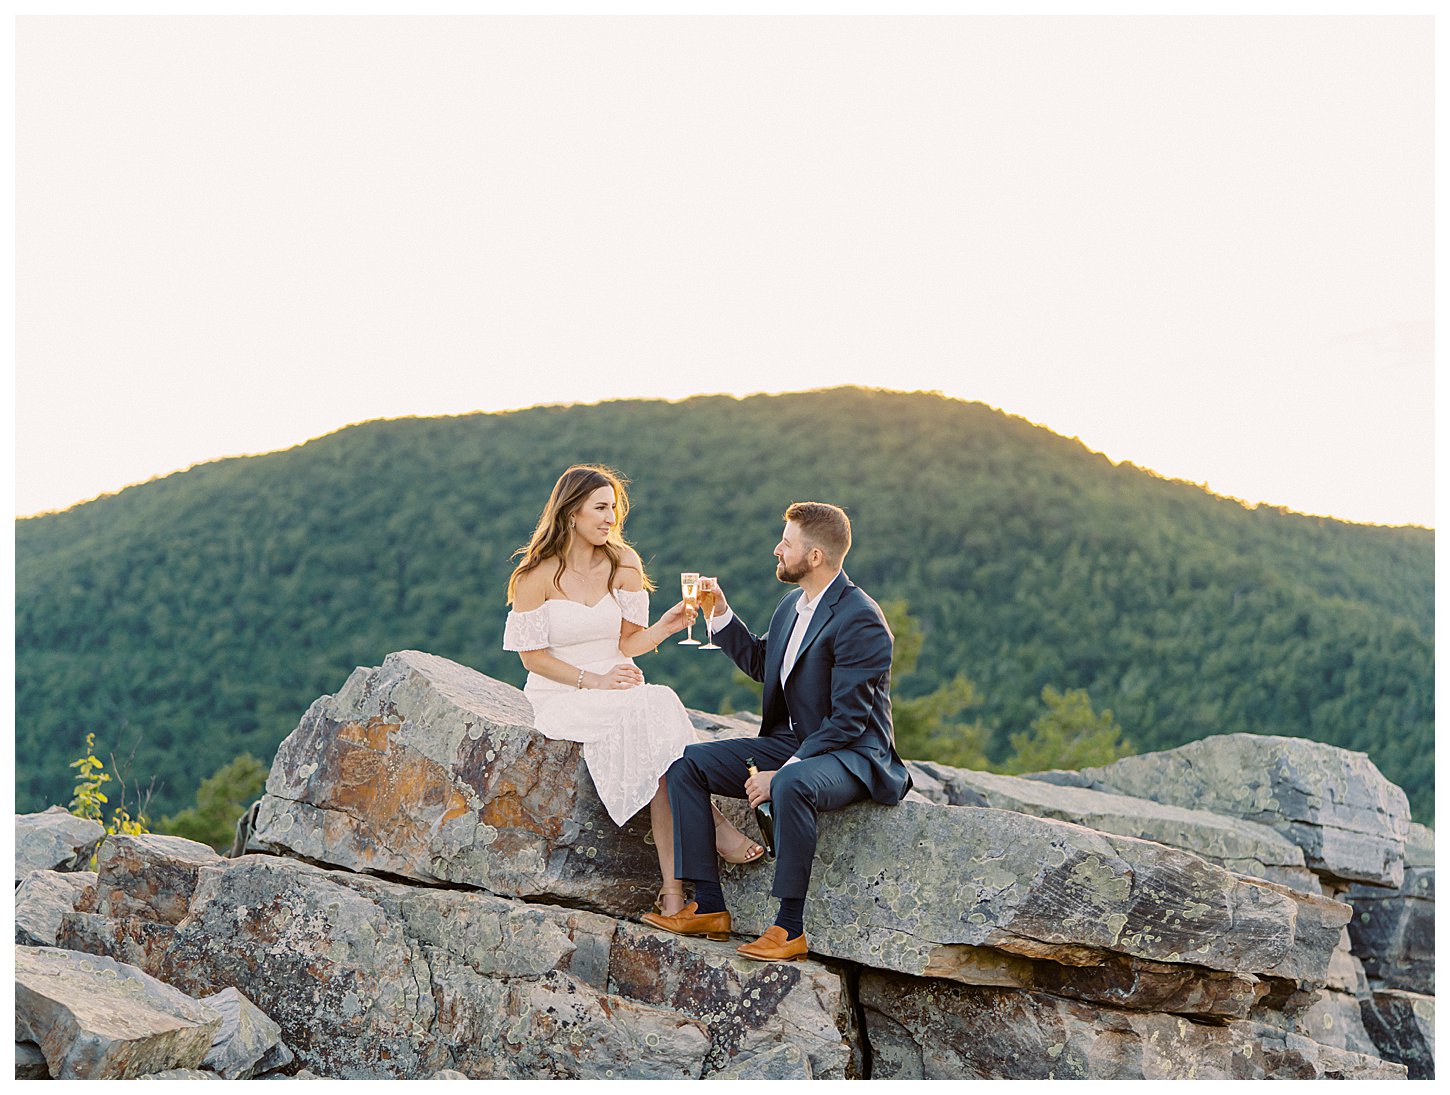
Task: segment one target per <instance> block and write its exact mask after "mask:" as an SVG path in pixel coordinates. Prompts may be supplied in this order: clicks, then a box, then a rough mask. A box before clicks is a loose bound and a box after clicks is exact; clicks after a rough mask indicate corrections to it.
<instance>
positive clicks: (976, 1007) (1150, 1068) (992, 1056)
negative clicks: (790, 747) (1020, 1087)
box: [861, 971, 1404, 1080]
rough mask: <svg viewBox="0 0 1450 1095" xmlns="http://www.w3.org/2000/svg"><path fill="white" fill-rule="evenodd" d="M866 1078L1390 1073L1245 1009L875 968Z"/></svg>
mask: <svg viewBox="0 0 1450 1095" xmlns="http://www.w3.org/2000/svg"><path fill="white" fill-rule="evenodd" d="M861 1001H862V1005H863V1008H864V1010H865V1015H866V1029H867V1033H868V1037H869V1038H870V1040H871V1051H872V1060H873V1063H874V1071H873V1073H872V1078H873V1079H901V1080H912V1079H928V1080H930V1079H980V1080H991V1079H1038V1080H1045V1079H1089V1078H1090V1079H1096V1080H1105V1079H1120V1080H1127V1079H1159V1080H1167V1079H1325V1078H1354V1079H1364V1078H1377V1079H1384V1078H1393V1077H1395V1076H1397V1075H1398V1076H1403V1075H1404V1073H1403V1072H1401V1071H1399V1068H1398V1067H1397V1066H1394V1065H1386V1064H1385V1062H1383V1061H1381V1060H1379V1059H1378V1058H1374V1057H1369V1056H1365V1055H1362V1054H1355V1053H1351V1052H1348V1051H1345V1050H1341V1049H1337V1048H1335V1047H1331V1046H1323V1045H1320V1044H1318V1043H1317V1042H1314V1041H1311V1040H1310V1039H1308V1038H1306V1037H1303V1036H1302V1035H1298V1034H1294V1033H1290V1032H1286V1031H1281V1030H1275V1029H1273V1028H1271V1027H1266V1026H1264V1025H1262V1024H1259V1023H1254V1022H1251V1021H1247V1020H1236V1021H1228V1022H1225V1023H1222V1024H1205V1023H1195V1022H1191V1021H1189V1020H1188V1019H1185V1018H1183V1017H1182V1016H1175V1015H1167V1014H1163V1013H1157V1012H1139V1011H1126V1010H1120V1009H1116V1008H1107V1007H1102V1006H1100V1005H1095V1004H1086V1003H1083V1002H1081V1001H1076V1000H1064V999H1061V998H1060V997H1056V996H1051V995H1048V994H1046V993H1039V992H1019V991H1012V990H1005V989H993V988H984V987H976V986H967V985H954V984H949V983H946V982H942V981H937V980H932V979H926V978H904V977H900V976H899V975H895V974H882V973H877V972H874V971H871V972H867V973H865V974H863V976H862V978H861Z"/></svg>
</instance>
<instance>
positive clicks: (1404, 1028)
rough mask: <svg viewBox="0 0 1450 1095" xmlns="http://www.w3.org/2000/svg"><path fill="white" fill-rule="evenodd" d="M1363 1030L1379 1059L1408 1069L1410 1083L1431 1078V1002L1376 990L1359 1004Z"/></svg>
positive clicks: (1431, 999) (1429, 998)
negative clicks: (1365, 1031)
mask: <svg viewBox="0 0 1450 1095" xmlns="http://www.w3.org/2000/svg"><path fill="white" fill-rule="evenodd" d="M1360 1006H1361V1012H1362V1014H1363V1017H1364V1026H1365V1029H1366V1030H1367V1031H1368V1032H1369V1036H1370V1037H1371V1038H1372V1039H1373V1040H1374V1043H1375V1045H1377V1046H1378V1047H1379V1053H1380V1056H1381V1057H1383V1058H1385V1059H1386V1060H1388V1061H1398V1062H1400V1063H1401V1064H1403V1065H1405V1066H1406V1067H1408V1069H1409V1073H1410V1079H1412V1080H1433V1079H1434V1078H1435V998H1434V997H1433V996H1424V995H1421V994H1420V993H1416V992H1402V991H1400V990H1398V989H1376V990H1375V991H1374V993H1373V994H1372V995H1371V996H1369V997H1367V998H1365V999H1363V1000H1361V1001H1360Z"/></svg>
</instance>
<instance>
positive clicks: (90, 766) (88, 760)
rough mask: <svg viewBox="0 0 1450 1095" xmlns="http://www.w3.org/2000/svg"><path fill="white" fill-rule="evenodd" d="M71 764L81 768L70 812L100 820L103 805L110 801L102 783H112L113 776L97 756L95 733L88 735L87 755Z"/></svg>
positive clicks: (77, 776) (77, 815)
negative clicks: (107, 771) (102, 787)
mask: <svg viewBox="0 0 1450 1095" xmlns="http://www.w3.org/2000/svg"><path fill="white" fill-rule="evenodd" d="M70 766H71V767H72V768H79V769H80V771H79V772H77V773H76V793H75V797H74V798H73V799H71V800H70V812H71V813H73V814H75V816H76V817H83V818H87V819H89V820H91V821H100V820H101V815H102V814H103V813H104V809H103V807H104V806H105V805H106V803H107V802H109V801H110V800H109V799H108V798H106V796H105V793H104V792H103V791H102V790H101V784H103V783H110V782H111V777H110V776H109V775H107V774H106V772H105V767H106V766H105V765H104V764H102V763H101V758H100V757H98V756H96V735H95V734H93V733H92V734H87V735H86V752H85V755H84V756H82V757H81V758H80V759H79V760H73V761H71V762H70Z"/></svg>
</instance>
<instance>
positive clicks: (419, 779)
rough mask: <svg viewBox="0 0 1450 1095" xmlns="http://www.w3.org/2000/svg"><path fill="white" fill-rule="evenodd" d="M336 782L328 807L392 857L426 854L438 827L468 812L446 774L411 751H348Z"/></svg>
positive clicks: (369, 855) (367, 854)
mask: <svg viewBox="0 0 1450 1095" xmlns="http://www.w3.org/2000/svg"><path fill="white" fill-rule="evenodd" d="M353 725H354V726H356V725H357V724H353ZM337 777H338V778H337V780H336V782H335V783H334V784H333V786H332V793H331V794H329V795H328V796H327V797H328V803H327V805H328V806H332V807H335V808H336V809H339V810H342V811H344V812H345V813H347V814H348V815H350V816H351V817H352V818H355V819H358V820H359V821H361V822H363V823H364V825H365V826H366V827H367V830H368V832H367V834H366V835H367V836H369V837H371V838H373V839H374V840H375V841H376V842H377V843H378V844H379V845H382V846H383V847H385V848H386V849H388V850H389V851H391V852H393V853H398V854H402V855H406V856H422V855H424V854H426V851H427V848H428V845H429V842H430V840H431V838H432V835H433V834H434V832H436V831H437V826H438V825H439V824H441V823H442V822H444V821H447V820H449V819H451V818H455V817H459V816H461V815H463V814H466V813H467V812H468V803H467V801H466V800H465V799H464V798H463V796H462V795H461V794H460V793H459V792H458V790H457V789H456V788H455V787H454V786H453V784H452V779H451V777H450V776H449V774H448V772H447V771H445V770H444V769H443V768H442V767H440V766H439V765H437V764H435V763H434V762H433V761H431V760H428V759H427V758H426V757H423V756H420V755H419V754H417V753H415V752H413V751H412V750H409V749H396V748H395V749H394V750H393V751H392V752H387V753H375V752H371V751H370V750H369V749H368V748H359V749H344V750H342V751H341V752H340V753H339V756H338V772H337ZM354 843H357V850H358V851H359V852H360V853H361V854H362V855H363V856H364V858H365V859H367V860H368V861H369V862H371V861H372V860H373V859H374V849H373V848H371V847H369V846H368V845H367V844H366V843H358V842H354Z"/></svg>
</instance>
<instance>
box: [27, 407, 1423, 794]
mask: <svg viewBox="0 0 1450 1095" xmlns="http://www.w3.org/2000/svg"><path fill="white" fill-rule="evenodd" d="M579 461H588V462H602V463H606V464H610V465H613V466H615V467H617V468H619V469H620V470H621V471H623V472H624V473H625V474H626V475H628V476H630V477H631V478H632V479H633V480H634V483H633V486H632V489H631V494H632V501H633V503H634V506H635V510H634V513H633V514H632V515H631V517H630V519H629V524H628V528H627V530H626V531H627V535H628V536H629V538H630V539H631V540H632V541H633V542H634V543H635V544H636V546H637V547H638V548H639V549H640V552H641V554H642V555H643V557H644V558H645V561H646V564H647V566H648V567H649V568H650V572H651V575H652V577H654V579H655V580H656V581H657V582H658V584H659V587H660V589H659V592H658V593H657V594H656V596H655V609H656V611H658V610H659V609H661V608H663V607H664V606H665V605H667V604H668V603H672V602H673V600H674V599H675V597H676V596H677V594H676V592H675V583H676V581H677V574H678V572H679V571H680V570H682V569H691V570H700V571H703V572H706V573H714V574H718V575H719V576H720V580H721V583H722V585H723V586H724V588H725V590H726V592H727V593H728V595H729V597H730V601H731V603H732V605H734V606H735V607H736V608H737V610H738V611H739V612H740V613H741V614H742V615H743V617H744V618H745V619H746V620H747V621H748V622H750V623H752V624H753V625H754V626H755V627H756V628H757V629H761V628H763V627H764V626H765V623H766V621H767V620H768V618H769V614H770V611H771V609H772V607H773V606H774V604H775V602H776V600H777V599H778V598H779V596H780V595H781V594H782V593H783V592H784V590H783V588H782V587H781V586H780V585H779V584H778V583H777V582H776V580H775V578H774V576H773V572H772V567H773V562H774V561H773V559H772V558H771V551H772V549H773V548H774V546H775V543H776V540H777V538H778V536H779V532H780V514H781V511H782V510H783V509H784V508H785V506H786V504H787V503H788V502H790V501H792V500H794V499H819V500H826V501H832V502H836V503H838V504H840V505H843V506H845V507H846V508H847V510H848V511H849V512H850V514H851V516H852V520H853V522H854V525H855V530H856V546H855V548H854V550H853V551H852V553H851V556H850V558H849V560H848V565H847V570H848V571H849V572H850V574H851V576H852V577H853V578H854V579H855V580H856V581H857V582H858V583H860V584H861V585H862V586H864V587H865V588H866V589H867V590H868V591H869V592H870V593H872V594H873V595H874V596H875V597H876V598H877V599H878V600H882V601H885V600H889V599H896V598H900V599H904V600H905V601H907V602H908V604H909V606H910V611H911V613H912V614H913V616H915V617H916V618H917V620H918V621H919V622H920V624H921V627H922V630H923V632H924V635H925V643H924V646H923V649H922V652H921V656H920V658H919V660H918V662H917V668H916V672H915V673H913V674H912V675H911V676H910V677H909V678H905V679H904V680H903V681H901V682H899V685H898V694H899V695H903V696H912V695H921V694H925V693H927V692H930V691H933V690H934V689H936V688H937V687H939V686H940V685H942V684H944V683H945V682H946V681H948V680H950V679H951V678H952V677H953V676H955V675H956V674H958V673H963V672H964V673H966V674H967V676H969V677H970V678H971V679H972V681H973V682H974V683H975V684H976V686H977V689H978V691H979V693H980V695H981V697H982V702H981V705H980V707H979V708H977V709H974V710H973V711H972V712H971V713H970V715H971V718H972V719H974V720H981V721H983V722H985V723H986V724H987V725H989V726H992V727H994V728H996V729H995V735H994V737H993V739H992V741H991V742H990V744H989V748H988V752H989V755H991V756H993V758H994V759H996V758H997V757H999V756H1001V755H1005V753H1006V751H1007V748H1008V743H1007V734H1008V733H1009V732H1010V731H1013V730H1021V729H1024V728H1026V727H1027V726H1028V725H1029V723H1031V721H1032V720H1033V719H1034V718H1035V717H1037V716H1038V715H1040V714H1041V713H1042V710H1043V707H1042V703H1041V700H1040V698H1039V697H1040V694H1041V691H1042V689H1043V687H1044V686H1045V685H1052V686H1054V687H1055V688H1058V689H1060V690H1065V689H1069V688H1084V689H1086V690H1087V691H1088V692H1089V694H1090V695H1091V697H1092V701H1093V703H1094V705H1095V706H1097V707H1098V708H1103V707H1107V708H1110V709H1111V710H1112V711H1113V712H1114V714H1115V716H1116V717H1117V720H1118V721H1119V723H1120V724H1121V725H1122V727H1123V730H1124V732H1125V733H1126V735H1127V737H1128V738H1129V739H1130V740H1131V741H1132V742H1133V743H1134V745H1135V746H1136V747H1137V748H1138V749H1139V750H1148V749H1157V748H1166V747H1170V746H1173V745H1178V744H1181V743H1183V742H1186V741H1190V740H1193V739H1196V738H1200V737H1204V736H1206V735H1210V734H1218V733H1226V732H1232V731H1251V732H1260V733H1279V734H1291V735H1299V736H1304V737H1310V738H1314V739H1316V740H1319V741H1325V742H1330V743H1333V744H1336V745H1341V746H1346V747H1349V748H1354V749H1360V750H1364V751H1366V752H1368V753H1369V755H1370V757H1371V758H1372V759H1373V760H1374V761H1375V762H1376V763H1377V764H1378V765H1379V766H1380V768H1381V769H1382V770H1383V771H1384V772H1385V774H1386V775H1387V776H1389V778H1391V779H1393V780H1395V781H1396V782H1398V783H1400V784H1401V785H1402V786H1404V787H1405V789H1406V790H1407V791H1408V792H1409V794H1410V799H1411V803H1412V806H1413V808H1414V812H1415V814H1416V816H1417V817H1419V818H1421V819H1425V820H1429V819H1430V818H1432V817H1433V803H1434V797H1433V796H1434V784H1433V778H1434V776H1433V773H1434V764H1433V755H1434V738H1433V722H1434V692H1433V645H1432V643H1433V639H1432V635H1433V611H1434V610H1433V545H1434V537H1433V533H1432V532H1430V531H1428V530H1425V529H1420V528H1381V527H1371V526H1360V525H1350V524H1345V523H1343V522H1339V521H1333V520H1325V519H1319V518H1312V517H1304V516H1300V515H1297V514H1292V513H1289V512H1286V511H1284V510H1282V509H1275V508H1268V507H1262V506H1261V507H1258V508H1255V509H1248V508H1245V507H1244V506H1243V505H1242V504H1240V503H1238V502H1236V501H1232V500H1229V499H1224V498H1219V497H1215V496H1213V495H1211V494H1208V493H1207V492H1205V491H1203V490H1202V489H1200V488H1198V487H1195V486H1192V485H1190V484H1186V483H1181V482H1174V481H1169V480H1165V479H1162V478H1160V477H1158V476H1156V475H1154V474H1152V473H1151V472H1147V471H1144V470H1142V469H1139V468H1135V467H1133V466H1132V465H1128V464H1120V465H1116V466H1115V465H1113V464H1112V463H1110V462H1109V461H1108V460H1107V459H1106V458H1105V457H1103V456H1101V455H1099V454H1096V453H1093V452H1090V451H1089V450H1088V449H1087V448H1085V447H1084V446H1083V445H1082V444H1081V443H1079V442H1078V441H1076V440H1069V439H1066V438H1063V437H1059V436H1057V435H1056V434H1053V433H1051V432H1050V431H1048V430H1046V429H1043V428H1041V427H1037V426H1033V425H1031V424H1030V423H1028V422H1026V421H1024V420H1023V419H1020V418H1015V417H1012V416H1010V415H1006V414H1003V413H1001V412H999V411H995V410H992V409H990V408H988V407H985V406H982V405H980V404H972V403H963V402H959V401H956V400H951V399H945V398H942V397H941V396H938V395H932V394H923V393H913V394H905V393H899V392H884V391H867V390H861V389H856V388H842V389H836V390H832V391H821V392H808V393H803V394H795V395H783V396H755V397H751V398H749V399H743V400H737V399H734V398H731V397H724V396H720V397H715V396H712V397H700V398H694V399H689V400H686V401H684V402H681V403H666V402H658V401H624V402H616V403H605V404H601V405H597V406H571V407H538V408H532V409H529V410H523V411H515V412H510V413H506V414H475V415H466V416H461V417H454V418H432V419H403V420H395V421H383V422H372V423H367V424H365V425H361V426H353V427H349V428H348V429H345V430H341V431H339V432H337V433H335V434H332V435H329V436H327V437H324V438H321V439H319V440H316V441H312V442H309V443H308V444H306V445H302V446H299V447H297V448H293V449H289V450H287V451H285V452H277V453H271V454H268V455H265V456H254V457H246V458H239V459H233V460H223V461H218V462H216V463H212V464H206V465H203V466H200V467H196V468H193V469H191V470H189V471H186V472H182V473H178V474H176V475H172V476H169V477H168V478H165V479H161V480H157V481H153V482H150V483H147V484H144V485H142V486H137V487H132V488H130V489H128V490H125V491H123V492H121V493H120V494H117V495H114V496H110V497H106V498H101V499H98V500H96V501H93V502H88V503H86V504H84V505H80V506H77V507H75V508H73V509H70V510H67V511H66V512H64V513H59V514H51V515H46V516H42V517H35V518H28V519H25V520H22V521H19V522H18V523H17V527H16V692H17V700H16V703H17V711H16V714H17V719H16V725H17V732H16V737H17V741H16V796H17V804H18V808H19V809H21V810H34V809H41V808H43V807H44V806H45V805H47V804H49V803H52V802H61V803H64V802H66V801H68V800H69V797H70V785H71V776H72V774H71V772H70V770H69V769H67V767H66V764H67V762H68V761H69V760H71V759H73V758H74V757H77V756H79V755H80V753H81V751H82V748H83V744H84V739H85V734H86V732H87V731H95V733H96V735H97V748H98V753H99V755H101V756H102V757H103V758H104V757H106V751H111V752H114V753H115V755H116V757H117V758H118V759H121V760H124V759H125V758H126V757H128V756H130V755H131V754H132V752H133V750H134V759H133V760H131V762H130V764H129V766H128V767H129V776H128V778H129V780H131V781H136V780H138V779H139V781H140V782H142V783H143V784H144V783H145V782H146V781H147V780H149V779H150V778H151V777H152V776H155V777H156V780H157V792H156V796H155V798H154V799H153V816H157V815H159V814H160V813H161V812H163V811H168V810H172V811H174V810H176V809H178V808H181V807H183V806H187V805H190V803H191V800H192V795H193V793H194V791H195V789H196V787H197V785H198V783H199V782H200V781H201V779H202V778H204V777H205V776H207V775H209V774H210V773H211V772H213V771H214V770H216V769H217V768H218V767H220V766H221V765H222V764H224V763H225V762H227V761H229V760H230V759H231V758H232V757H234V756H236V755H237V754H239V753H243V752H251V753H253V754H254V755H256V756H258V757H261V758H263V759H264V760H265V759H270V757H271V755H272V753H273V751H274V749H275V747H276V745H277V743H278V742H279V741H280V740H281V739H282V738H283V737H284V736H285V735H286V734H287V733H288V732H289V731H290V730H291V729H292V728H293V727H294V726H295V725H296V723H297V721H298V719H299V718H300V716H301V714H302V712H303V711H304V710H305V709H306V707H307V705H308V704H309V703H310V702H311V701H312V700H313V699H315V698H316V697H317V696H319V695H321V694H324V693H329V692H333V691H336V689H337V688H339V687H340V686H341V684H342V682H343V680H344V679H346V677H347V674H348V673H349V672H350V671H351V670H352V669H353V667H354V666H358V665H376V664H378V663H379V662H380V661H381V660H382V658H383V657H384V655H385V654H387V653H388V652H389V651H392V650H398V649H403V648H419V649H423V650H428V651H431V652H433V653H436V654H440V655H443V656H444V657H447V658H452V659H454V660H457V661H460V662H463V663H465V664H468V665H471V666H474V667H475V668H477V669H479V670H481V671H482V672H484V673H488V674H490V675H492V676H496V677H500V678H503V679H505V680H509V681H513V682H514V683H516V684H520V685H521V684H522V683H523V677H524V673H523V670H522V667H521V666H520V664H519V661H518V658H517V656H515V655H513V654H510V653H507V652H505V651H503V650H501V649H500V647H499V643H500V638H501V635H502V631H503V620H504V613H505V606H504V602H503V596H504V594H503V591H504V584H505V582H506V580H507V578H508V574H509V571H510V569H511V563H510V554H511V553H512V551H513V550H514V549H515V548H516V547H517V546H518V545H520V544H521V543H523V542H524V541H525V539H527V537H528V535H529V533H530V531H531V530H532V527H533V523H534V521H535V519H536V517H537V514H538V511H539V509H540V508H541V506H542V505H543V502H544V500H545V498H546V497H547V495H548V491H549V488H550V487H551V486H552V484H553V481H554V479H555V478H556V477H557V475H558V474H559V472H560V471H561V470H563V468H564V467H565V466H567V465H568V464H570V463H573V462H579ZM643 666H644V668H645V671H646V673H647V675H648V676H649V677H650V678H651V679H652V680H655V681H657V682H661V683H667V684H670V685H673V686H674V687H675V688H676V689H677V690H678V691H679V692H680V694H681V697H682V698H683V699H684V701H685V703H686V704H687V705H689V706H692V707H698V708H704V709H711V710H728V709H732V708H736V709H738V708H743V707H746V706H749V705H752V704H753V703H754V702H755V701H754V697H753V696H752V694H751V692H750V690H749V689H748V688H747V687H746V686H745V685H743V684H742V683H740V682H739V681H737V680H736V679H735V678H734V675H733V674H732V673H731V671H730V667H729V665H728V663H727V662H726V661H725V660H724V655H722V654H716V653H707V652H700V651H697V650H694V649H692V648H682V647H678V646H675V645H674V644H672V643H671V644H666V645H664V646H662V647H661V649H660V652H659V653H658V654H653V655H650V656H649V657H647V658H646V659H645V660H644V662H643Z"/></svg>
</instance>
